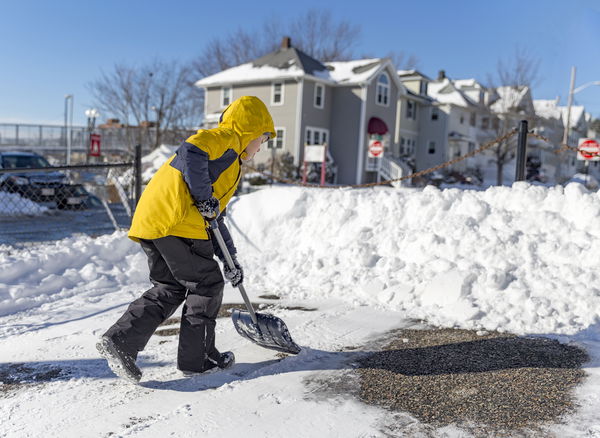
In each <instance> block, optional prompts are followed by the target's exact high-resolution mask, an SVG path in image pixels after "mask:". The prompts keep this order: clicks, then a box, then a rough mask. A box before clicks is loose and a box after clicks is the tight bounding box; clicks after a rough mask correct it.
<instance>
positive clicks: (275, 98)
mask: <svg viewBox="0 0 600 438" xmlns="http://www.w3.org/2000/svg"><path fill="white" fill-rule="evenodd" d="M271 105H283V82H273V87H272V89H271Z"/></svg>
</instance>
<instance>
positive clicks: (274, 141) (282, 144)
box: [269, 126, 286, 150]
mask: <svg viewBox="0 0 600 438" xmlns="http://www.w3.org/2000/svg"><path fill="white" fill-rule="evenodd" d="M277 131H283V135H281V136H279V134H277V137H275V138H274V139H272V140H269V143H271V142H273V147H274V148H275V150H277V149H281V150H283V149H285V135H286V132H285V131H286V130H285V127H283V126H276V127H275V132H277ZM278 139H280V140H281V148H278V147H277V140H278ZM269 149H271V148H269Z"/></svg>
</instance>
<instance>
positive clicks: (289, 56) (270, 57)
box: [252, 47, 327, 75]
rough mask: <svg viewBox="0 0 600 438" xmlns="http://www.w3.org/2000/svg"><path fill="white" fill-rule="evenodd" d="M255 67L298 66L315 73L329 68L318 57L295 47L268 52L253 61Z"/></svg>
mask: <svg viewBox="0 0 600 438" xmlns="http://www.w3.org/2000/svg"><path fill="white" fill-rule="evenodd" d="M252 65H253V66H254V67H265V66H268V67H275V68H278V69H287V68H289V67H291V66H297V67H298V68H300V70H302V71H303V72H304V73H306V74H309V75H314V74H315V73H316V72H320V71H323V70H327V67H326V66H325V65H323V64H322V63H321V62H319V61H317V60H316V59H314V58H312V57H310V56H309V55H307V54H306V53H304V52H303V51H302V50H298V49H296V48H295V47H288V48H280V49H279V50H276V51H275V52H271V53H267V54H266V55H265V56H262V57H260V58H258V59H256V60H255V61H253V62H252Z"/></svg>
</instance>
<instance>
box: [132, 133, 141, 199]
mask: <svg viewBox="0 0 600 438" xmlns="http://www.w3.org/2000/svg"><path fill="white" fill-rule="evenodd" d="M133 166H134V183H135V192H134V194H135V205H136V206H137V204H138V202H139V200H140V196H142V145H141V144H136V145H135V158H134V160H133Z"/></svg>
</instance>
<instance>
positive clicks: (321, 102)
mask: <svg viewBox="0 0 600 438" xmlns="http://www.w3.org/2000/svg"><path fill="white" fill-rule="evenodd" d="M324 106H325V86H324V85H323V84H315V107H316V108H321V109H322V108H323V107H324Z"/></svg>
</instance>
